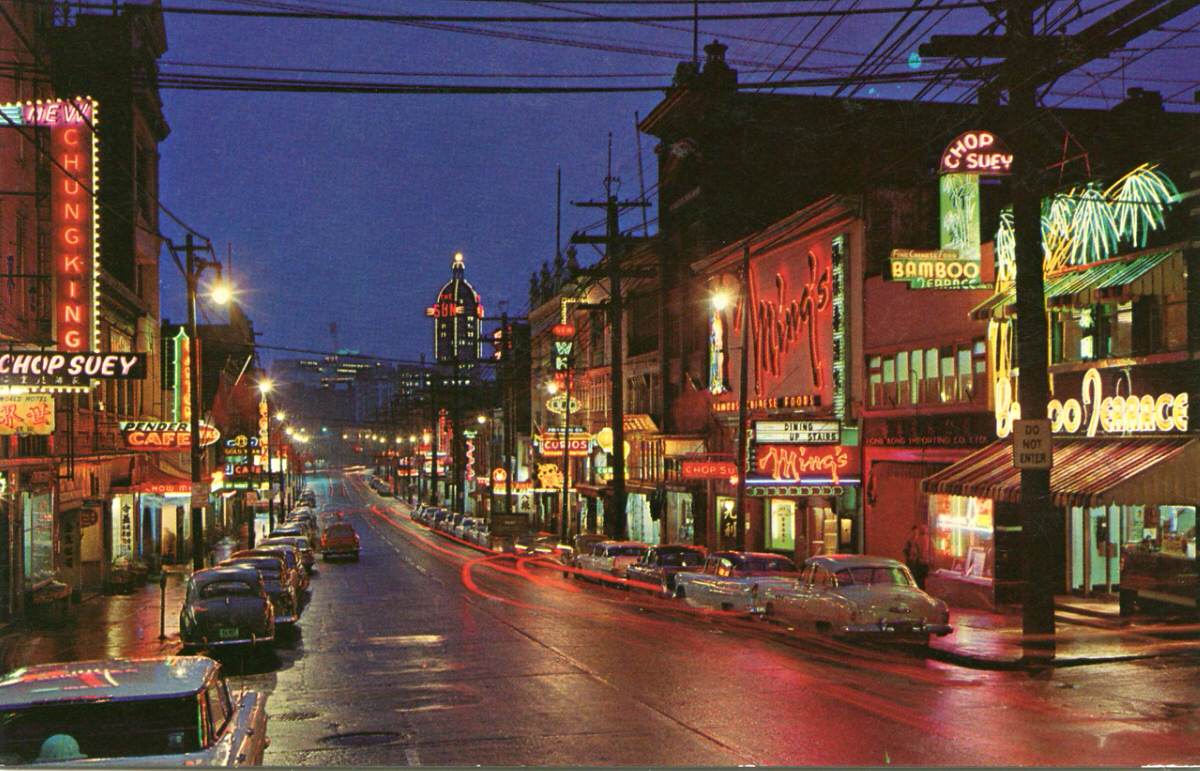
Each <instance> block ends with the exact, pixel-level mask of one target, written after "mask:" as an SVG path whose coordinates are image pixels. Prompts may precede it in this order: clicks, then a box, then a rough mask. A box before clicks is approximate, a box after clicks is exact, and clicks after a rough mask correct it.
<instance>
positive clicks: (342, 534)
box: [321, 522, 360, 562]
mask: <svg viewBox="0 0 1200 771" xmlns="http://www.w3.org/2000/svg"><path fill="white" fill-rule="evenodd" d="M359 548H360V545H359V540H358V533H356V532H354V526H353V525H351V524H350V523H349V522H334V523H333V524H332V525H330V526H329V527H327V528H325V532H324V533H321V558H322V559H324V560H325V561H326V562H328V561H329V560H331V559H333V558H334V557H350V558H351V559H353V560H354V561H355V562H358V553H359Z"/></svg>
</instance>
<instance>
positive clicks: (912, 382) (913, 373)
mask: <svg viewBox="0 0 1200 771" xmlns="http://www.w3.org/2000/svg"><path fill="white" fill-rule="evenodd" d="M909 361H910V363H911V364H910V366H911V369H910V370H909V389H910V393H911V394H912V403H913V404H916V403H917V402H919V401H921V382H922V381H923V380H924V379H925V359H924V356H923V355H922V353H921V351H913V352H912V355H911V356H910V358H909Z"/></svg>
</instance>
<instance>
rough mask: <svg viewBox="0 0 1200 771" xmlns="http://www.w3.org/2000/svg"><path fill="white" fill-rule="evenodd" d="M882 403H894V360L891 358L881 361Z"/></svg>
mask: <svg viewBox="0 0 1200 771" xmlns="http://www.w3.org/2000/svg"><path fill="white" fill-rule="evenodd" d="M883 403H884V404H885V405H889V406H890V405H894V404H895V403H896V360H895V358H893V357H891V356H889V357H887V358H886V359H884V360H883Z"/></svg>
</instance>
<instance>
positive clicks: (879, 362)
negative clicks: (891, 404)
mask: <svg viewBox="0 0 1200 771" xmlns="http://www.w3.org/2000/svg"><path fill="white" fill-rule="evenodd" d="M867 399H868V400H870V404H871V406H872V407H878V406H880V405H881V404H883V357H882V356H872V357H871V358H870V359H869V360H868V361H867Z"/></svg>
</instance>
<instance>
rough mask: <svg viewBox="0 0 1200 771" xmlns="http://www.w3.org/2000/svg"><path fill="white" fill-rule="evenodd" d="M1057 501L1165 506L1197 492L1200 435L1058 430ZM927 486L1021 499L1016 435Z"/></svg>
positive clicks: (1053, 474)
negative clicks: (1074, 434)
mask: <svg viewBox="0 0 1200 771" xmlns="http://www.w3.org/2000/svg"><path fill="white" fill-rule="evenodd" d="M1053 446H1054V467H1053V468H1052V469H1051V470H1050V497H1051V500H1052V501H1053V503H1054V505H1055V506H1060V507H1064V508H1068V507H1072V506H1085V507H1087V506H1105V505H1108V504H1114V503H1115V504H1123V505H1140V504H1145V505H1148V506H1163V505H1171V504H1182V503H1188V502H1190V501H1195V500H1197V499H1198V498H1200V440H1197V439H1194V438H1191V437H1117V438H1112V439H1109V438H1094V439H1085V438H1059V437H1055V438H1054V443H1053ZM921 490H922V491H923V492H926V493H944V494H949V495H967V496H973V497H977V498H991V499H992V500H995V501H999V502H1004V503H1018V502H1019V501H1020V498H1021V472H1020V470H1019V469H1017V468H1014V467H1013V462H1012V442H1011V441H1009V440H1003V441H998V442H994V443H992V444H990V445H988V446H987V447H984V448H983V449H981V450H977V451H976V452H974V453H972V454H970V455H968V456H967V457H965V458H963V459H962V460H960V461H958V462H957V463H954V464H953V465H951V466H948V467H946V468H944V469H942V470H941V471H939V472H937V473H936V474H934V475H933V476H930V477H926V478H925V479H924V480H923V481H922V482H921Z"/></svg>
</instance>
